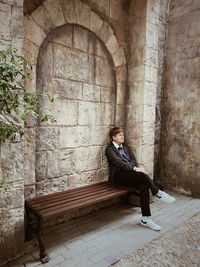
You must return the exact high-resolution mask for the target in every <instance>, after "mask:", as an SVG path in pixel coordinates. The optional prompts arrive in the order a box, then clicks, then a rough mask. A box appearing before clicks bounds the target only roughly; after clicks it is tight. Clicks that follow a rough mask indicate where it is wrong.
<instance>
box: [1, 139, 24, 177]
mask: <svg viewBox="0 0 200 267" xmlns="http://www.w3.org/2000/svg"><path fill="white" fill-rule="evenodd" d="M23 149H24V145H23V143H22V142H19V143H6V144H5V145H3V146H2V148H1V168H2V169H3V176H4V181H5V182H14V181H22V180H23V177H24V170H23V165H24V158H23V152H24V151H23ZM16 155H17V157H16Z"/></svg>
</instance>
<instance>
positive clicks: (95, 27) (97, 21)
mask: <svg viewBox="0 0 200 267" xmlns="http://www.w3.org/2000/svg"><path fill="white" fill-rule="evenodd" d="M102 24H103V20H102V19H101V18H100V17H99V16H98V15H97V14H96V13H94V12H91V27H90V30H91V31H92V32H94V33H95V34H96V35H97V36H98V35H99V31H100V29H101V26H102Z"/></svg>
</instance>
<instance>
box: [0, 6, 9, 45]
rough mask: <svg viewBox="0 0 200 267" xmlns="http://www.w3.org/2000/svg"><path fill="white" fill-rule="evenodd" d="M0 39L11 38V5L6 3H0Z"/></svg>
mask: <svg viewBox="0 0 200 267" xmlns="http://www.w3.org/2000/svg"><path fill="white" fill-rule="evenodd" d="M0 18H1V21H0V29H1V32H0V39H1V40H11V28H10V27H8V25H10V21H11V6H10V5H7V4H5V3H0Z"/></svg>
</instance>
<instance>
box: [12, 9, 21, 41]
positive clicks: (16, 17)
mask: <svg viewBox="0 0 200 267" xmlns="http://www.w3.org/2000/svg"><path fill="white" fill-rule="evenodd" d="M23 18H24V16H23V10H22V8H21V7H16V6H12V19H11V34H12V38H15V37H17V38H18V39H19V38H22V39H23V38H24V28H23V27H22V24H23Z"/></svg>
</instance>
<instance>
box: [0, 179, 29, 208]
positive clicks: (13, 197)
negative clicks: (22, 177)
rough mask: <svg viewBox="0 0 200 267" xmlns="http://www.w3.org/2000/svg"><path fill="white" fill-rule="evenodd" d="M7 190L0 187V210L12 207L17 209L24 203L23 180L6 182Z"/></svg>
mask: <svg viewBox="0 0 200 267" xmlns="http://www.w3.org/2000/svg"><path fill="white" fill-rule="evenodd" d="M6 185H7V190H4V189H1V192H0V197H1V203H0V208H1V211H5V212H6V211H7V212H8V211H9V210H13V209H18V208H21V207H23V205H24V194H23V193H24V185H23V181H15V182H12V183H8V184H6Z"/></svg>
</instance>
